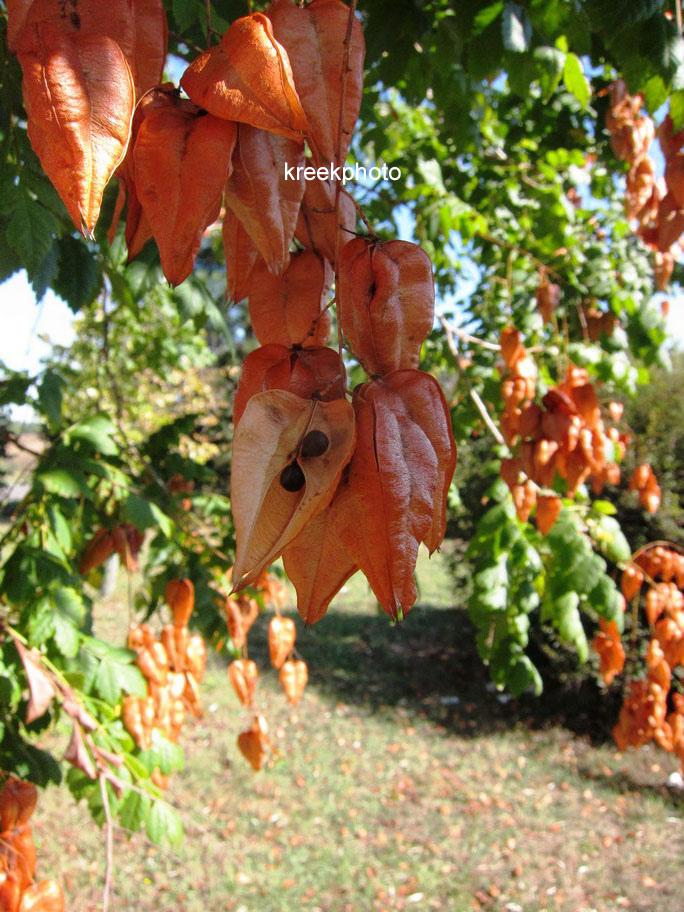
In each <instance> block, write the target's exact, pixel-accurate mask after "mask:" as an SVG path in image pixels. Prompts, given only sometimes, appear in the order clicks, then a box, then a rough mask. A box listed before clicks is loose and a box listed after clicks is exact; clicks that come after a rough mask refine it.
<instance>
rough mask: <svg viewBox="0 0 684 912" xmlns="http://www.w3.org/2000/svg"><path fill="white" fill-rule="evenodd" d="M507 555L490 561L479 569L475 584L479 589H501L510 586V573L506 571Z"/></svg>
mask: <svg viewBox="0 0 684 912" xmlns="http://www.w3.org/2000/svg"><path fill="white" fill-rule="evenodd" d="M506 560H507V558H506V555H505V554H502V555H500V556H499V557H498V558H497V559H496V560H492V561H488V562H487V563H486V564H484V565H480V566H478V568H477V571H476V573H475V577H474V583H475V586H476V588H477V589H499V588H505V587H506V586H507V585H508V571H507V569H506Z"/></svg>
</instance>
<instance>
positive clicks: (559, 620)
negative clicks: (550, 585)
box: [554, 592, 589, 662]
mask: <svg viewBox="0 0 684 912" xmlns="http://www.w3.org/2000/svg"><path fill="white" fill-rule="evenodd" d="M579 601H580V600H579V596H578V595H577V593H576V592H566V593H565V595H563V596H561V597H560V598H558V599H556V602H555V604H554V614H555V618H556V627H557V629H558V634H559V636H560V638H561V639H562V640H564V641H565V642H566V643H571V644H572V645H573V646H574V647H575V648H576V649H577V654H578V656H579V659H580V661H581V662H586V660H587V656H588V655H589V646H588V644H587V637H586V634H585V632H584V627H583V626H582V618H581V616H580V612H579Z"/></svg>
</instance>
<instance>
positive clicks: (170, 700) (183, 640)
mask: <svg viewBox="0 0 684 912" xmlns="http://www.w3.org/2000/svg"><path fill="white" fill-rule="evenodd" d="M165 597H166V601H167V604H168V605H169V607H170V608H171V612H172V614H173V623H172V624H167V625H165V626H164V627H163V628H162V630H161V634H160V636H159V637H157V636H155V634H154V633H153V632H152V629H151V628H150V626H149V624H136V623H133V624H131V626H130V628H129V631H128V647H129V649H133V650H135V652H136V653H137V659H136V664H137V665H138V668H140V670H141V671H142V673H143V675H144V676H145V679H146V681H147V695H146V696H145V697H136V696H133V695H128V696H126V697H124V703H123V722H124V725H125V726H126V729H127V730H128V732H129V733H130V734H131V735H132V737H133V739H134V740H135V743H136V744H137V746H138V747H139V748H141V749H143V750H144V749H147V748H149V747H150V746H151V743H152V740H151V739H152V731H153V730H154V729H155V728H156V729H158V730H159V731H160V732H161V733H162V734H163V735H164V736H165V737H167V738H169V739H170V740H171V741H177V740H178V737H179V735H180V732H181V730H182V728H183V725H184V723H185V719H186V713H187V712H190V713H192V715H194V716H195V717H199V716H200V715H201V714H202V698H201V693H200V684H201V682H202V678H203V677H204V669H205V666H206V661H207V652H206V646H205V644H204V640H203V639H202V637H201V636H200V635H199V634H193V635H190V633H189V631H188V626H187V625H188V620H189V619H190V615H191V614H192V610H193V607H194V587H193V585H192V583H191V581H190V580H188V579H178V580H171V581H170V582H169V583H168V585H167V587H166V593H165ZM153 779H154V781H155V782H156V783H157V785H159V786H160V787H166V785H167V784H168V783H167V777H166V776H164V775H163V774H162V773H161V772H159V771H158V770H156V771H155V773H154V775H153Z"/></svg>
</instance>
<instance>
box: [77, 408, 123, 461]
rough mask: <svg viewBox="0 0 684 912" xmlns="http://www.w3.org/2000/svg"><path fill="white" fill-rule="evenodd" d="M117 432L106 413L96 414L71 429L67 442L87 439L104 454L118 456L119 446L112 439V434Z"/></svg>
mask: <svg viewBox="0 0 684 912" xmlns="http://www.w3.org/2000/svg"><path fill="white" fill-rule="evenodd" d="M115 433H116V428H115V427H114V424H113V423H112V422H111V421H110V420H109V418H107V417H106V416H105V415H95V416H94V417H92V418H88V419H86V420H85V421H81V422H79V423H78V424H77V425H76V426H75V427H73V428H71V429H70V430H69V433H68V434H67V435H65V437H66V442H67V443H69V442H70V441H71V440H86V441H87V442H88V443H90V444H91V445H92V447H93V448H94V449H95V450H97V452H98V453H102V454H103V455H104V456H116V455H117V453H118V452H119V448H118V446H117V445H116V443H115V442H114V441H113V440H112V435H113V434H115Z"/></svg>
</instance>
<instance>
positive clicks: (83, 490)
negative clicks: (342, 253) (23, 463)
mask: <svg viewBox="0 0 684 912" xmlns="http://www.w3.org/2000/svg"><path fill="white" fill-rule="evenodd" d="M36 477H37V479H38V481H39V482H40V483H41V484H42V486H43V487H44V488H45V490H46V491H47V492H48V493H49V494H58V495H59V496H60V497H80V495H81V494H87V495H89V494H90V492H89V491H88V488H87V486H86V485H85V482H84V481H83V480H82V479H81V478H79V477H78V476H76V475H74V474H72V473H71V472H67V470H66V469H51V470H50V471H49V472H41V473H40V474H39V475H37V476H36Z"/></svg>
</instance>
